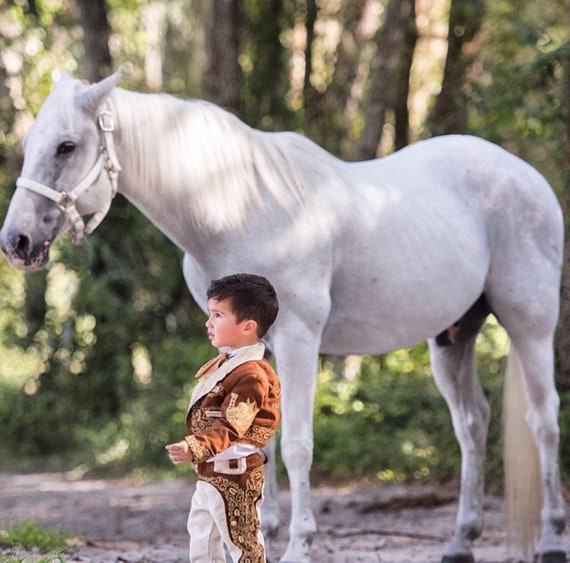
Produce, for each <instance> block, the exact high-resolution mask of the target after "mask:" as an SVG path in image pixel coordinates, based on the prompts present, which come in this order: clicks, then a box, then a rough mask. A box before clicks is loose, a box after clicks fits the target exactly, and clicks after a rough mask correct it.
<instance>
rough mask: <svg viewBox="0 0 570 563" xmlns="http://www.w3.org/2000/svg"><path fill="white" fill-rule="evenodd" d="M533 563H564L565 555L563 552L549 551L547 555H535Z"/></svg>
mask: <svg viewBox="0 0 570 563" xmlns="http://www.w3.org/2000/svg"><path fill="white" fill-rule="evenodd" d="M534 561H535V563H566V561H568V559H567V558H566V553H565V552H564V551H549V552H547V553H537V554H536V557H535V558H534Z"/></svg>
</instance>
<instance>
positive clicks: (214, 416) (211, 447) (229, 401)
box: [184, 343, 281, 464]
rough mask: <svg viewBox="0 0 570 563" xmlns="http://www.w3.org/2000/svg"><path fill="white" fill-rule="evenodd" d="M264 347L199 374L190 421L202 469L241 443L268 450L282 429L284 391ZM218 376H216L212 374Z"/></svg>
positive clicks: (192, 447) (195, 453) (196, 460)
mask: <svg viewBox="0 0 570 563" xmlns="http://www.w3.org/2000/svg"><path fill="white" fill-rule="evenodd" d="M264 351H265V347H264V346H263V344H261V343H260V344H258V345H256V346H253V347H250V348H246V349H245V350H243V351H242V352H240V353H238V354H237V355H236V356H234V357H231V358H229V359H228V360H226V361H225V362H224V363H223V364H222V365H221V366H219V367H218V368H217V369H215V366H213V367H212V363H213V362H214V360H212V361H211V362H208V364H206V366H204V368H208V369H204V368H202V369H201V370H199V371H198V374H197V377H199V382H198V384H197V385H196V387H195V388H194V390H193V392H192V398H191V399H190V404H189V406H188V412H187V415H186V429H187V431H188V435H187V436H186V437H185V438H184V439H185V440H186V442H187V444H188V446H189V447H190V451H191V453H192V461H193V462H194V463H195V464H197V463H201V462H204V461H207V460H209V459H210V458H212V457H214V456H215V455H217V454H219V453H221V452H223V451H224V450H226V449H228V448H229V447H230V446H232V445H234V444H236V443H237V442H239V443H245V444H253V445H254V446H257V447H259V448H263V447H264V446H265V445H266V444H267V442H268V441H269V439H270V438H271V437H272V436H273V434H274V433H275V431H276V430H277V427H278V426H279V421H280V418H281V415H280V410H279V408H280V399H281V385H280V383H279V379H278V378H277V375H276V374H275V372H274V371H273V368H272V367H271V365H270V364H269V362H268V361H266V360H264V359H263V354H264ZM212 370H215V371H212Z"/></svg>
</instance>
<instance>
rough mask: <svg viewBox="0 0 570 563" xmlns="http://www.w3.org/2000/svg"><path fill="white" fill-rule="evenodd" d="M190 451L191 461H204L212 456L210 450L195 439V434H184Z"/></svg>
mask: <svg viewBox="0 0 570 563" xmlns="http://www.w3.org/2000/svg"><path fill="white" fill-rule="evenodd" d="M184 440H185V441H186V443H187V444H188V447H189V448H190V451H191V452H192V461H193V463H199V462H202V461H206V460H207V459H210V458H211V457H212V452H210V450H209V449H208V448H206V447H204V446H202V444H200V442H198V440H197V439H196V436H186V437H185V438H184Z"/></svg>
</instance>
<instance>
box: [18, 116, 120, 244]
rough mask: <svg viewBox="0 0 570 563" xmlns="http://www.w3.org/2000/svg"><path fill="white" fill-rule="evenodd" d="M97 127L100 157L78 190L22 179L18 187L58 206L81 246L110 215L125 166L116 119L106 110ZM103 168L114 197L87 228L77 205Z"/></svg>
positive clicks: (94, 216) (99, 118)
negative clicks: (116, 140) (118, 149)
mask: <svg viewBox="0 0 570 563" xmlns="http://www.w3.org/2000/svg"><path fill="white" fill-rule="evenodd" d="M97 125H98V127H99V131H100V134H101V148H100V152H99V157H98V158H97V160H96V161H95V164H93V166H92V167H91V170H89V172H88V173H87V175H86V176H85V177H84V178H83V180H81V182H79V184H77V185H76V186H75V187H73V188H71V189H70V190H69V191H61V192H60V191H57V190H54V189H53V188H51V187H49V186H46V185H45V184H41V183H40V182H36V181H34V180H28V179H27V178H22V177H20V178H18V180H17V181H16V185H17V186H18V187H22V188H26V189H27V190H30V191H32V192H35V193H37V194H39V195H41V196H44V197H46V198H48V199H51V200H52V201H53V202H55V205H56V207H57V208H58V209H59V210H60V211H61V212H62V213H63V214H64V215H67V218H68V220H69V222H70V223H71V227H70V230H71V235H72V237H73V242H74V244H77V245H79V244H83V243H84V242H85V237H86V236H87V235H90V234H91V233H92V232H93V231H94V230H95V229H96V228H97V227H98V226H99V224H100V223H101V221H103V219H104V218H105V216H106V215H107V213H108V212H109V209H110V208H111V202H112V200H113V198H114V197H115V195H116V193H117V184H118V177H119V172H120V171H121V165H120V164H119V161H118V159H117V153H116V152H115V143H114V141H113V131H114V130H115V124H114V122H113V117H112V115H111V113H110V112H109V111H108V110H104V111H102V112H101V113H100V114H99V115H98V117H97ZM103 169H105V172H106V173H107V177H108V178H109V181H110V183H111V197H110V198H109V199H108V201H107V202H106V203H105V204H104V205H103V207H102V208H101V209H99V211H97V212H95V214H94V215H93V216H92V217H91V219H90V220H89V223H88V224H87V226H85V223H84V222H83V219H82V217H81V215H80V214H79V212H78V211H77V208H76V206H75V202H76V201H77V200H78V199H79V198H80V197H81V195H82V194H83V193H85V192H86V191H87V190H88V189H89V188H90V187H91V186H92V185H93V184H94V183H95V182H96V181H97V179H98V178H99V176H100V174H101V172H102V171H103Z"/></svg>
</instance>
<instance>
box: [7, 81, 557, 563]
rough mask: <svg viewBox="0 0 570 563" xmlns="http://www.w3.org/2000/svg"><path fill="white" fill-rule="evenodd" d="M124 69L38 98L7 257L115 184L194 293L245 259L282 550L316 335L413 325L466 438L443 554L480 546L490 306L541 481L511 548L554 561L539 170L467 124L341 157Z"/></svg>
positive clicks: (303, 513)
mask: <svg viewBox="0 0 570 563" xmlns="http://www.w3.org/2000/svg"><path fill="white" fill-rule="evenodd" d="M118 78H119V75H118V73H115V74H114V75H112V76H110V77H108V78H106V79H104V80H102V81H101V82H99V83H96V84H93V85H85V84H82V83H81V82H79V81H77V80H74V79H72V78H71V77H69V76H64V77H63V78H62V79H61V80H60V82H59V83H58V85H57V87H56V88H55V90H54V92H53V93H52V94H51V95H50V96H49V97H48V98H47V100H46V101H45V103H44V105H43V107H42V108H41V110H40V112H39V114H38V116H37V119H36V121H35V124H34V126H33V127H32V129H31V130H30V132H29V133H28V134H27V135H26V138H25V141H24V149H25V160H24V165H23V170H22V174H21V177H20V178H19V180H18V182H17V185H18V188H17V190H16V192H15V194H14V196H13V199H12V202H11V204H10V207H9V210H8V213H7V216H6V219H5V223H4V226H3V228H2V232H1V235H0V238H1V245H2V248H3V250H4V252H5V253H6V255H7V256H8V258H9V260H10V262H11V263H12V265H13V266H14V267H16V268H21V269H25V270H33V269H37V268H41V267H43V266H44V265H45V264H46V262H47V260H48V255H49V249H50V247H51V245H52V244H53V242H54V241H55V240H56V238H58V237H59V236H61V235H62V234H63V233H64V232H66V231H67V232H70V233H71V235H72V236H73V237H74V239H75V242H77V243H80V242H81V241H82V240H83V237H84V236H85V235H86V234H88V233H90V232H91V231H92V230H93V229H94V228H95V226H96V225H97V224H98V223H99V222H100V221H101V220H102V219H103V217H104V215H105V213H106V211H107V210H108V208H109V206H110V203H111V199H112V197H113V195H114V193H115V191H116V190H118V191H120V193H122V194H123V195H124V196H125V197H126V198H128V199H129V200H130V201H131V202H132V203H133V204H134V205H135V206H136V207H137V208H139V209H140V210H141V211H142V212H143V213H144V214H145V215H146V216H147V217H148V218H149V219H150V220H151V221H152V222H153V223H154V224H155V225H156V226H157V227H158V228H160V229H161V230H162V231H163V232H164V233H165V234H166V235H167V236H168V237H169V238H170V239H171V240H172V241H173V242H174V243H175V244H176V245H178V246H179V247H180V248H181V249H182V250H183V251H184V253H185V254H184V263H183V270H184V275H185V279H186V281H187V283H188V287H189V289H190V292H191V293H192V295H193V297H194V299H195V300H196V301H197V303H198V304H199V305H200V306H201V307H202V308H204V307H205V305H206V303H205V294H206V288H207V286H208V284H209V282H210V280H211V279H214V278H218V277H220V276H223V275H226V274H230V273H233V272H238V271H247V272H254V273H259V274H262V275H265V276H267V277H268V278H269V279H270V280H271V281H272V282H273V283H274V285H275V287H276V289H277V292H278V294H279V299H280V302H281V311H280V314H279V318H278V321H277V323H276V325H275V326H274V327H273V329H272V330H271V332H270V333H269V334H268V336H267V339H266V343H267V345H268V347H269V349H270V350H271V351H272V352H273V354H274V355H275V359H276V365H277V371H278V373H279V375H280V377H281V380H282V384H283V406H282V408H283V424H282V457H283V461H284V463H285V466H286V468H287V471H288V476H289V481H290V489H291V503H292V513H291V522H290V529H289V543H288V546H287V549H286V552H285V554H284V555H283V557H282V559H281V560H282V561H291V562H303V561H310V544H311V540H312V538H313V535H314V534H315V532H316V523H315V519H314V517H313V514H312V512H311V508H310V486H309V471H310V468H311V461H312V449H313V439H312V438H313V436H312V417H313V398H314V394H315V383H316V374H317V362H318V355H319V352H323V353H331V354H349V353H350V354H382V353H385V352H388V351H390V350H395V349H399V348H403V347H409V346H411V345H415V344H417V343H419V342H422V341H425V340H427V341H428V343H429V348H430V352H431V358H432V365H433V372H434V376H435V380H436V382H437V385H438V387H439V389H440V390H441V392H442V393H443V395H444V397H445V399H446V401H447V404H448V405H449V408H450V411H451V416H452V421H453V426H454V429H455V433H456V436H457V439H458V441H459V445H460V448H461V453H462V471H461V494H460V500H459V510H458V515H457V525H456V529H455V532H454V534H453V537H452V539H451V542H450V544H449V546H448V547H447V549H446V551H445V554H444V556H443V560H444V561H445V562H456V563H458V562H468V561H473V560H474V558H473V555H472V551H471V548H472V541H473V540H474V539H476V538H477V537H478V536H479V535H480V534H481V532H482V529H483V501H482V498H483V458H484V454H485V447H486V438H487V426H488V422H489V406H488V403H487V402H486V400H485V397H484V394H483V391H482V389H481V386H480V383H479V381H478V379H477V375H476V370H475V360H474V343H475V337H476V335H477V333H478V331H479V329H480V327H481V325H482V323H483V321H484V319H485V318H486V317H487V315H488V314H490V313H493V314H494V315H496V317H497V318H498V319H499V321H500V323H501V324H502V325H503V326H504V328H505V329H506V331H507V332H508V334H509V336H510V340H511V344H512V349H513V351H516V353H517V357H518V359H520V366H521V368H522V369H521V370H519V371H521V372H522V374H523V381H524V391H523V392H522V394H521V395H520V397H522V399H521V401H522V402H523V403H524V399H525V397H526V398H527V399H528V410H527V407H526V406H525V405H524V404H519V405H517V408H516V409H515V410H518V411H519V412H521V413H522V414H523V415H524V413H525V412H526V422H528V426H529V427H530V430H531V434H532V437H533V438H534V443H535V445H536V447H537V451H538V456H539V465H540V471H541V476H537V477H536V478H535V479H536V480H535V481H534V482H530V483H528V484H524V487H526V488H530V489H532V490H537V491H539V493H540V494H541V496H542V499H543V501H542V513H541V516H540V520H541V530H540V531H539V532H536V533H535V536H532V537H531V538H530V539H528V540H527V539H526V538H523V540H524V541H526V543H525V544H524V545H523V546H522V547H521V548H520V549H521V550H523V551H524V555H525V556H527V557H528V556H531V555H532V554H531V553H529V551H533V550H534V551H535V552H536V553H537V554H539V555H540V556H541V557H542V559H541V560H542V561H549V562H550V563H552V562H555V563H558V562H561V561H565V559H566V558H565V552H564V551H565V550H564V548H563V546H562V541H561V534H562V531H563V529H564V525H565V506H564V501H563V499H562V496H561V486H560V477H559V469H558V444H559V427H558V420H557V418H558V409H559V399H558V396H557V393H556V390H555V386H554V378H553V350H552V348H553V346H552V344H553V333H554V330H555V327H556V324H557V319H558V309H559V287H560V272H561V264H562V246H563V221H562V215H561V211H560V208H559V205H558V202H557V199H556V197H555V195H554V194H553V192H552V190H551V188H550V186H549V185H548V183H547V182H546V181H545V180H544V178H543V177H542V176H541V175H540V174H539V173H538V172H537V171H536V170H534V169H533V168H531V167H530V166H529V165H528V164H526V163H525V162H523V161H521V160H520V159H518V158H516V157H515V156H512V155H511V154H509V153H507V152H506V151H504V150H503V149H501V148H499V147H497V146H494V145H492V144H490V143H488V142H486V141H483V140H481V139H477V138H474V137H469V136H447V137H439V138H435V139H432V140H429V141H423V142H420V143H417V144H415V145H412V146H410V147H408V148H406V149H404V150H402V151H399V152H397V153H396V154H394V155H391V156H388V157H385V158H382V159H380V160H374V161H368V162H360V163H345V162H342V161H340V160H338V159H337V158H335V157H333V156H331V155H330V154H328V153H327V152H325V151H324V150H322V149H321V148H319V147H318V146H316V145H315V144H314V143H312V142H311V141H309V140H307V139H306V138H303V137H302V136H300V135H297V134H293V133H264V132H260V131H257V130H254V129H252V128H250V127H248V126H246V125H245V124H243V123H242V122H240V121H239V120H238V119H237V118H236V117H234V116H232V115H230V114H228V113H227V112H225V111H223V110H221V109H220V108H218V107H216V106H215V105H212V104H210V103H207V102H203V101H182V100H179V99H175V98H173V97H171V96H167V95H157V94H140V93H133V92H129V91H126V90H123V89H120V88H117V87H116V82H117V80H118ZM104 170H105V171H106V173H105V172H104ZM91 214H94V215H93V217H92V218H91V222H90V223H89V224H88V225H87V226H85V225H84V223H83V219H82V216H85V215H91ZM448 327H453V330H447V329H448ZM438 336H439V338H438ZM509 424H511V423H509ZM370 447H374V445H373V443H371V444H370ZM518 451H519V452H520V451H522V450H521V449H520V448H519V450H518ZM272 454H274V451H273V452H272ZM271 457H273V455H271ZM516 464H517V465H518V466H519V468H520V467H525V466H531V465H532V464H531V463H528V460H527V459H522V460H519V461H517V462H516ZM540 483H542V486H541V485H540ZM524 487H523V488H524ZM266 492H267V501H266V503H265V509H266V510H265V513H264V515H263V521H264V528H265V530H266V532H271V531H274V530H275V529H276V528H277V526H278V523H279V515H278V510H277V503H276V484H275V477H274V469H272V468H270V469H268V477H267V489H266ZM514 512H515V513H519V514H521V515H524V514H526V513H527V512H528V509H527V508H526V507H522V508H516V509H515V510H514ZM537 518H538V517H537ZM521 529H523V528H521V527H520V525H519V530H521Z"/></svg>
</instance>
